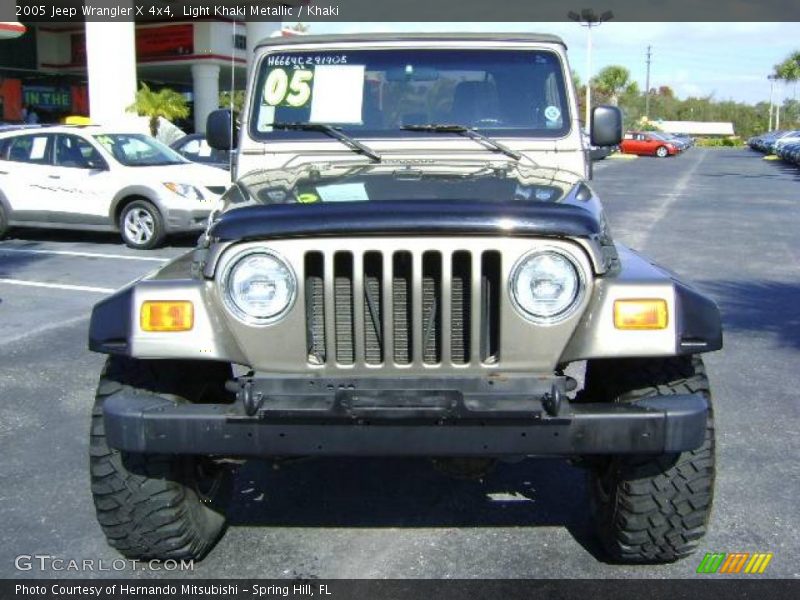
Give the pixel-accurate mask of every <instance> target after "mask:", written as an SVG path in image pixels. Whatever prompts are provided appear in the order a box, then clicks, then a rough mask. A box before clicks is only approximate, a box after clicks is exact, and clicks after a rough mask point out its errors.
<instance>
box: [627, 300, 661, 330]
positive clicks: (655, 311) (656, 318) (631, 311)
mask: <svg viewBox="0 0 800 600" xmlns="http://www.w3.org/2000/svg"><path fill="white" fill-rule="evenodd" d="M614 327H616V328H617V329H666V328H667V301H666V300H661V299H655V298H654V299H645V300H616V301H615V302H614Z"/></svg>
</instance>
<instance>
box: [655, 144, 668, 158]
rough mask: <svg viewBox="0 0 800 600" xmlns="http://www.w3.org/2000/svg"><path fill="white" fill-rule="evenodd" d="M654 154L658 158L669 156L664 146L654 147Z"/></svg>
mask: <svg viewBox="0 0 800 600" xmlns="http://www.w3.org/2000/svg"><path fill="white" fill-rule="evenodd" d="M656 156H657V157H658V158H667V157H668V156H669V150H667V147H666V146H659V147H658V148H656Z"/></svg>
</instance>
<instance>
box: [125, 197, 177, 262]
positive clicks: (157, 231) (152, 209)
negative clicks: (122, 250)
mask: <svg viewBox="0 0 800 600" xmlns="http://www.w3.org/2000/svg"><path fill="white" fill-rule="evenodd" d="M133 211H144V212H146V213H147V214H148V215H149V216H150V219H151V220H152V223H153V234H152V236H151V237H150V238H149V239H148V240H147V241H144V242H141V243H139V242H137V241H136V240H135V239H133V238H131V237H130V234H129V233H128V231H127V230H126V228H125V227H126V226H125V220H126V219H127V218H128V215H129V214H130V213H132V212H133ZM117 225H118V226H119V233H120V236H121V237H122V241H123V242H125V245H127V246H128V247H129V248H134V249H136V250H152V249H153V248H158V247H159V246H160V245H161V244H162V243H163V242H164V238H165V237H166V236H167V232H166V230H165V228H164V217H163V216H162V215H161V212H160V211H159V210H158V208H157V207H156V206H155V205H154V204H153V203H151V202H148V201H147V200H134V201H133V202H131V203H130V204H126V205H125V208H123V209H122V212H120V215H119V223H117Z"/></svg>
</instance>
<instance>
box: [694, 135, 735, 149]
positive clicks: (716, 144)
mask: <svg viewBox="0 0 800 600" xmlns="http://www.w3.org/2000/svg"><path fill="white" fill-rule="evenodd" d="M697 145H698V146H701V147H703V148H738V147H739V146H743V145H744V142H743V141H742V140H741V138H738V137H725V138H709V137H705V138H697Z"/></svg>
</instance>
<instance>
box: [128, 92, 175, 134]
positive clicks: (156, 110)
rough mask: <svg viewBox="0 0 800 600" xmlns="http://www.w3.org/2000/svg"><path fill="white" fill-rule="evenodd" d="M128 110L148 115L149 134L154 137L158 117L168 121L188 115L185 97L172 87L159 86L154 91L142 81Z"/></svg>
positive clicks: (156, 132)
mask: <svg viewBox="0 0 800 600" xmlns="http://www.w3.org/2000/svg"><path fill="white" fill-rule="evenodd" d="M128 111H129V112H135V113H137V114H138V115H140V116H143V117H150V135H152V136H153V137H156V135H158V120H159V118H160V117H163V118H165V119H168V120H170V121H172V120H174V119H185V118H186V117H188V116H189V105H188V104H187V103H186V98H184V97H183V96H182V95H181V94H179V93H178V92H176V91H175V90H173V89H170V88H161V89H160V90H158V91H157V92H154V91H153V90H151V89H150V87H149V86H148V85H147V84H146V83H142V87H141V88H139V91H138V92H136V102H134V103H133V104H131V105H130V106H129V107H128Z"/></svg>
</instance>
